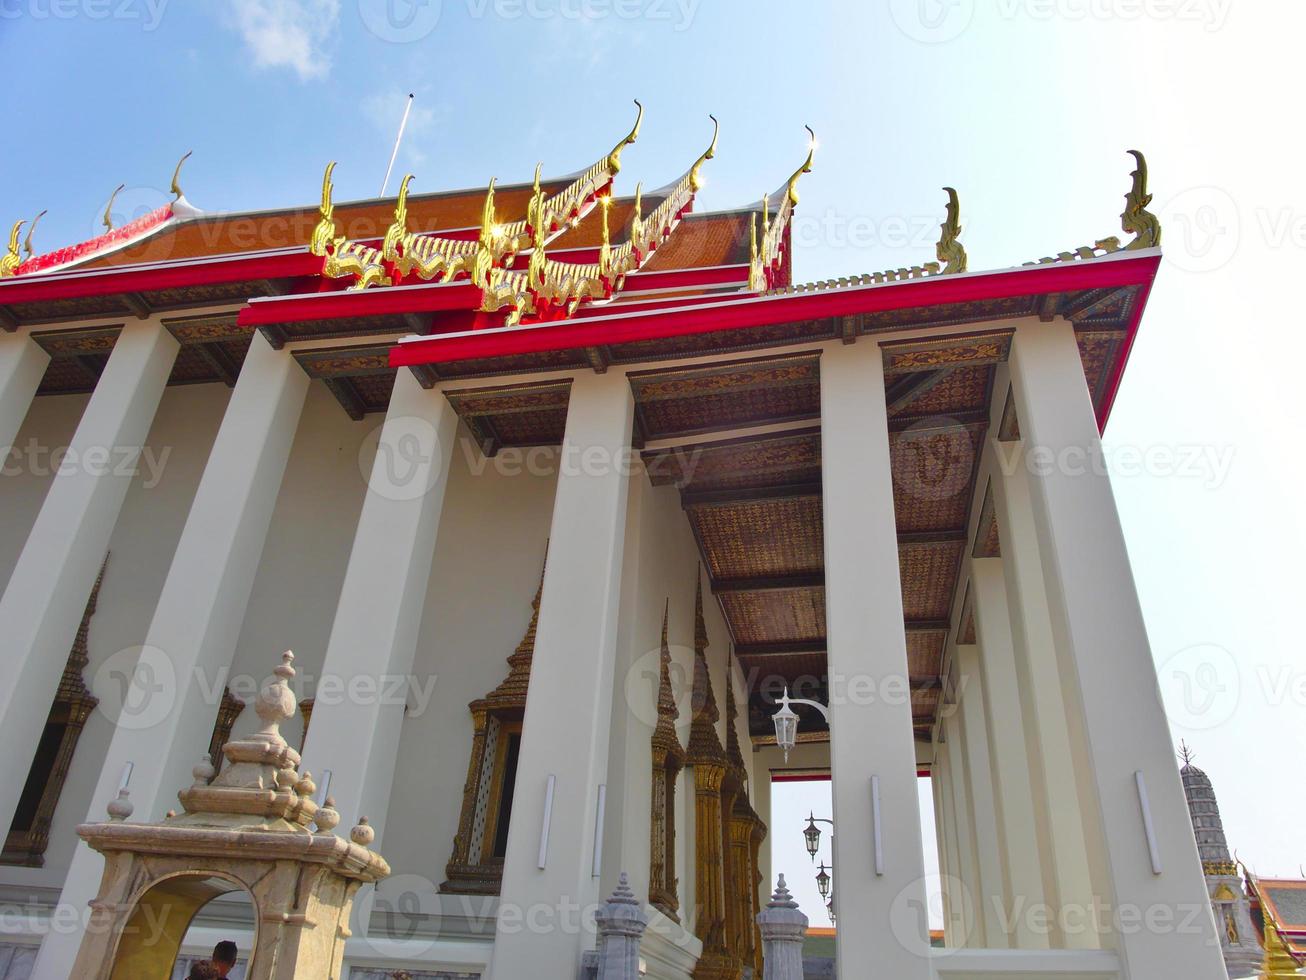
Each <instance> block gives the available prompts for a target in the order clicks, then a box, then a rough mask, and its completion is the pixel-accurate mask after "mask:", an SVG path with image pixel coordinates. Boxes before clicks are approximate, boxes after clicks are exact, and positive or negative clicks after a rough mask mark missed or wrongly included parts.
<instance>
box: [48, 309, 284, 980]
mask: <svg viewBox="0 0 1306 980" xmlns="http://www.w3.org/2000/svg"><path fill="white" fill-rule="evenodd" d="M307 391H308V375H306V374H305V373H304V370H303V369H302V368H301V367H300V366H299V365H298V364H296V363H295V360H294V358H293V357H292V356H291V354H290V352H289V351H284V350H283V351H276V350H273V349H272V347H271V346H270V345H269V344H268V342H267V341H266V340H264V339H263V337H262V335H261V334H257V333H256V334H255V335H254V339H253V342H252V343H251V344H250V348H249V353H248V354H247V355H246V357H245V363H244V365H243V366H242V368H241V371H240V377H239V379H237V382H236V387H235V390H234V391H233V392H232V395H231V401H230V403H229V404H228V405H227V411H226V413H225V414H224V415H223V418H222V425H221V427H220V428H219V429H218V434H217V438H216V439H215V440H214V443H213V449H212V450H211V451H210V453H209V459H208V462H207V463H206V464H205V467H204V475H203V477H202V478H201V479H200V485H199V488H198V489H197V490H196V492H195V499H194V501H193V502H192V503H191V508H190V513H189V514H188V515H187V518H186V524H185V527H184V528H183V529H182V532H181V537H180V539H179V540H178V542H177V550H176V552H175V553H174V555H173V558H172V565H171V566H170V567H169V569H168V576H167V578H166V579H165V580H164V584H163V591H162V592H161V593H160V595H159V602H158V605H157V606H156V607H155V610H154V617H153V618H152V620H151V621H150V626H149V630H148V632H147V633H146V636H145V644H144V650H143V652H142V654H141V659H140V661H139V663H140V664H143V665H146V666H148V668H149V670H148V671H147V672H138V673H137V674H135V675H133V682H134V684H135V688H134V690H133V692H132V693H131V694H130V695H128V697H127V698H125V699H124V701H125V703H129V704H132V705H134V706H135V707H134V708H133V710H132V711H131V713H129V714H124V715H123V716H122V717H121V718H120V719H119V720H118V725H117V727H116V728H115V729H114V733H113V740H112V741H111V742H110V743H109V751H108V753H107V754H106V756H105V761H104V766H103V768H102V769H101V772H100V778H99V781H98V783H97V785H96V789H95V793H94V795H93V796H92V797H91V807H90V812H89V813H88V814H87V817H86V819H87V820H88V821H99V820H103V819H104V818H105V810H104V808H105V805H106V804H107V803H108V802H109V800H111V799H113V798H114V796H115V794H116V792H117V789H118V780H119V778H120V774H121V772H122V769H123V765H124V764H125V763H127V762H132V763H134V764H135V768H134V771H133V774H132V780H131V799H132V804H133V806H134V807H135V815H136V818H137V819H141V820H155V819H158V818H159V817H161V816H162V815H163V812H164V811H166V810H167V809H168V808H169V807H173V806H175V805H176V795H175V794H176V793H177V791H178V790H179V789H181V788H182V787H184V786H187V785H189V784H190V782H191V776H190V770H191V768H192V767H193V766H194V765H195V764H196V763H197V762H198V761H199V759H200V756H201V754H202V753H203V752H204V751H205V750H206V748H207V747H208V741H209V735H210V733H211V731H212V729H213V718H214V714H215V712H216V711H217V705H216V704H215V703H214V702H213V696H214V694H215V693H217V694H218V695H219V696H220V695H221V690H222V685H221V683H220V681H219V678H220V677H221V676H222V671H223V670H224V669H225V668H227V667H229V666H230V665H231V660H232V656H233V654H234V653H235V648H236V641H237V639H238V637H239V635H240V629H241V625H242V624H243V623H244V621H245V609H246V606H247V605H248V602H249V596H250V591H251V589H252V588H253V585H254V577H255V573H256V572H257V571H258V565H259V559H260V558H261V556H262V554H263V543H264V541H265V540H266V538H267V532H268V527H269V525H270V524H271V521H272V511H273V508H274V506H275V505H276V500H277V491H278V489H279V487H280V486H281V478H282V475H283V474H284V472H285V468H286V460H287V459H288V458H289V455H290V447H291V444H292V443H293V441H294V437H295V429H296V427H297V425H298V422H299V415H300V410H301V409H302V408H303V405H304V395H305V393H306V392H307ZM277 653H279V651H269V652H268V655H267V658H266V659H267V662H268V663H269V664H273V663H275V662H276V660H277V657H276V654H277ZM147 674H148V676H147ZM214 765H215V766H220V765H221V760H217V759H215V760H214ZM103 870H104V859H103V858H102V857H101V856H100V855H99V854H97V853H96V852H94V851H92V850H91V849H90V848H89V847H85V846H79V847H78V848H77V850H76V852H75V853H74V856H73V862H72V866H71V868H70V869H69V872H68V875H67V877H66V879H65V881H64V887H63V893H62V895H61V897H60V901H61V902H62V903H64V904H65V905H67V906H68V907H70V908H78V909H80V908H84V907H85V906H86V903H87V902H89V901H90V900H91V899H93V898H94V897H95V895H96V893H97V891H98V886H99V882H100V875H101V874H102V872H103ZM80 943H81V933H80V931H69V930H54V931H52V932H51V933H50V934H49V936H48V937H47V938H46V940H45V943H44V944H43V945H42V947H41V953H40V957H39V959H38V961H37V965H38V975H41V976H66V975H67V973H68V971H69V970H71V969H72V966H73V963H74V961H75V960H76V958H77V951H78V948H79V946H80Z"/></svg>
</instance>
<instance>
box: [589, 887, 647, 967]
mask: <svg viewBox="0 0 1306 980" xmlns="http://www.w3.org/2000/svg"><path fill="white" fill-rule="evenodd" d="M594 923H595V925H596V926H597V927H598V932H599V950H598V954H599V955H598V963H599V969H598V980H639V975H640V974H639V940H640V937H641V936H643V935H644V930H645V929H646V928H647V927H648V919H647V918H646V917H645V915H644V907H643V903H642V902H640V901H639V899H637V898H636V897H635V893H634V892H632V891H631V890H630V878H629V876H628V875H627V874H626V872H624V871H623V872H621V877H620V879H619V880H618V882H617V887H616V890H615V891H613V893H612V895H611V896H610V897H609V898H608V900H607V901H606V902H604V903H603V905H601V906H600V907H599V909H598V911H597V912H596V913H595V914H594Z"/></svg>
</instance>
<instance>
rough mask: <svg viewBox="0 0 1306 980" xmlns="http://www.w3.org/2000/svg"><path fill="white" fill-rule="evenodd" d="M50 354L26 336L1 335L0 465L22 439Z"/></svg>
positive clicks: (28, 335)
mask: <svg viewBox="0 0 1306 980" xmlns="http://www.w3.org/2000/svg"><path fill="white" fill-rule="evenodd" d="M49 363H50V355H49V354H47V353H46V352H45V351H43V350H42V349H41V346H40V345H39V344H38V343H37V342H36V341H34V340H33V339H32V335H31V334H29V333H27V332H26V331H24V332H23V333H3V332H0V463H3V462H4V460H5V457H6V456H8V455H9V450H10V448H11V447H12V446H13V444H14V439H15V438H16V437H17V436H18V430H19V428H20V427H21V426H22V424H23V419H24V418H26V417H27V409H28V408H29V407H30V406H31V404H32V399H33V398H34V397H35V396H36V389H37V388H38V387H39V386H40V384H41V377H42V376H43V375H44V374H45V369H46V366H47V365H48V364H49Z"/></svg>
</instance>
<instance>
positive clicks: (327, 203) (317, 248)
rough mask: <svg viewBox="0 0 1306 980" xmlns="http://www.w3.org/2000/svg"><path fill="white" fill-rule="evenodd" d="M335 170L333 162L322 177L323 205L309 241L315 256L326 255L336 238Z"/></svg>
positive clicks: (320, 206)
mask: <svg viewBox="0 0 1306 980" xmlns="http://www.w3.org/2000/svg"><path fill="white" fill-rule="evenodd" d="M335 169H336V162H335V161H334V160H332V161H331V162H330V163H328V164H327V165H326V173H324V174H323V175H322V203H321V205H319V207H318V220H317V225H316V227H314V229H313V235H312V237H311V238H309V240H308V250H309V252H311V253H312V254H313V255H326V254H327V251H328V250H329V248H330V245H331V243H332V242H333V241H334V240H335V237H336V219H335V213H336V206H335V204H333V203H332V201H331V191H332V183H331V173H332V171H334V170H335Z"/></svg>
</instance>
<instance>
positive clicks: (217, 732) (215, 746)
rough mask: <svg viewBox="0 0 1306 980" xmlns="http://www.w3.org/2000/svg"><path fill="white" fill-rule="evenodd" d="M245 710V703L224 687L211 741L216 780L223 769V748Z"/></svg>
mask: <svg viewBox="0 0 1306 980" xmlns="http://www.w3.org/2000/svg"><path fill="white" fill-rule="evenodd" d="M244 710H245V702H244V701H242V700H241V699H240V698H238V697H236V695H234V694H232V693H231V688H229V687H224V688H223V689H222V701H221V702H219V704H218V717H217V718H216V719H214V721H213V735H212V737H211V738H210V739H209V761H210V762H212V763H213V772H214V778H217V773H218V771H219V770H221V769H222V747H223V746H224V745H226V744H227V740H228V739H229V738H231V728H232V726H233V725H235V724H236V719H237V718H238V717H240V713H241V712H242V711H244ZM212 781H213V780H209V782H212Z"/></svg>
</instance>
